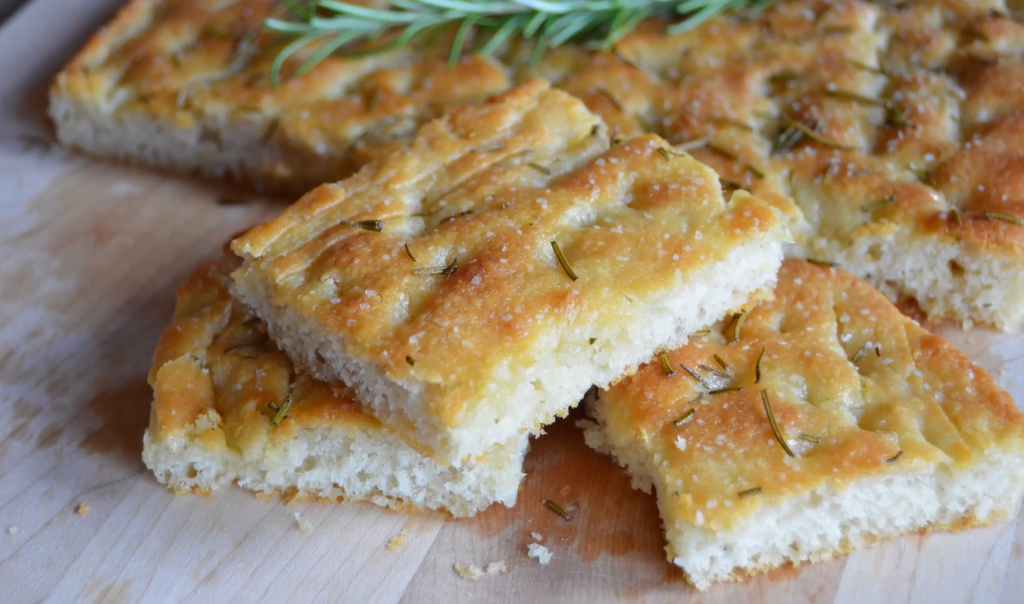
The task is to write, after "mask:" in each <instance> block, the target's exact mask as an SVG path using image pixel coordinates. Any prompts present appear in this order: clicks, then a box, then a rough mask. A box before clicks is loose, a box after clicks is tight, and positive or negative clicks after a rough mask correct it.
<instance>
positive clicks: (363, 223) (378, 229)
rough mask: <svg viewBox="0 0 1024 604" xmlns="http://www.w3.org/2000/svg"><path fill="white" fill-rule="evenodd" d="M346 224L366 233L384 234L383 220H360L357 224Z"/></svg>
mask: <svg viewBox="0 0 1024 604" xmlns="http://www.w3.org/2000/svg"><path fill="white" fill-rule="evenodd" d="M344 224H346V225H348V226H350V227H353V228H357V229H363V230H364V231H373V232H375V233H382V232H384V222H383V221H381V220H358V221H356V222H345V223H344Z"/></svg>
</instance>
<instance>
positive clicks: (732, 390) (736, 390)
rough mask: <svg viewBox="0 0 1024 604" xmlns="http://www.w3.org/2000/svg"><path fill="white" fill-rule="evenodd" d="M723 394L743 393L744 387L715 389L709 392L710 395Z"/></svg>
mask: <svg viewBox="0 0 1024 604" xmlns="http://www.w3.org/2000/svg"><path fill="white" fill-rule="evenodd" d="M723 392H743V386H729V387H728V388H715V389H714V390H709V391H708V394H722V393H723Z"/></svg>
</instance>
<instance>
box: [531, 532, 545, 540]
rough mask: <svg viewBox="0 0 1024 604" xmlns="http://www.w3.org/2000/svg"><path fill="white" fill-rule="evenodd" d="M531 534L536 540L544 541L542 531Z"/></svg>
mask: <svg viewBox="0 0 1024 604" xmlns="http://www.w3.org/2000/svg"><path fill="white" fill-rule="evenodd" d="M530 536H531V537H533V540H534V541H543V540H544V535H541V534H540V533H530Z"/></svg>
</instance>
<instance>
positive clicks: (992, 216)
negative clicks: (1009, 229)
mask: <svg viewBox="0 0 1024 604" xmlns="http://www.w3.org/2000/svg"><path fill="white" fill-rule="evenodd" d="M985 218H988V219H989V220H1002V221H1003V222H1009V223H1011V224H1015V225H1017V226H1024V220H1021V219H1020V218H1017V217H1016V216H1010V215H1009V214H1002V213H1000V212H985Z"/></svg>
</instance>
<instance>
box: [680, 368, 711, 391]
mask: <svg viewBox="0 0 1024 604" xmlns="http://www.w3.org/2000/svg"><path fill="white" fill-rule="evenodd" d="M679 366H680V367H682V368H683V371H685V372H686V373H689V374H690V376H692V377H693V379H695V380H697V381H698V382H700V385H701V386H704V388H706V389H707V390H711V385H710V384H708V383H707V382H705V381H704V378H703V377H701V375H700V374H699V373H697V372H696V371H694V370H693V369H690V368H689V367H687V366H686V365H683V364H682V363H679Z"/></svg>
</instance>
